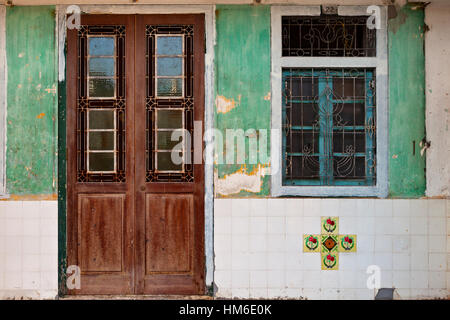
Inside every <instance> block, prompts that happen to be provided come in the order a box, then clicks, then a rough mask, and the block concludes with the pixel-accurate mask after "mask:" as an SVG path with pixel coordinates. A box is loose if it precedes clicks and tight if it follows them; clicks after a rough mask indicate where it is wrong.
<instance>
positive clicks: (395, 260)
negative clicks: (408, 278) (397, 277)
mask: <svg viewBox="0 0 450 320" xmlns="http://www.w3.org/2000/svg"><path fill="white" fill-rule="evenodd" d="M410 266H411V257H410V254H409V253H396V254H394V255H393V256H392V268H393V270H394V271H400V270H402V271H405V270H410Z"/></svg>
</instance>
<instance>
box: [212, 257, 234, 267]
mask: <svg viewBox="0 0 450 320" xmlns="http://www.w3.org/2000/svg"><path fill="white" fill-rule="evenodd" d="M231 261H232V258H231V253H222V254H216V255H215V256H214V270H231Z"/></svg>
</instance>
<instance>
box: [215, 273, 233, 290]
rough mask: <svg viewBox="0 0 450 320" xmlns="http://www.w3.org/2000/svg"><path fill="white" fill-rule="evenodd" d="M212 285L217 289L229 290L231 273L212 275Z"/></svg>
mask: <svg viewBox="0 0 450 320" xmlns="http://www.w3.org/2000/svg"><path fill="white" fill-rule="evenodd" d="M214 283H215V284H216V285H217V286H218V287H219V288H222V287H223V288H231V271H229V270H223V271H216V272H215V273H214Z"/></svg>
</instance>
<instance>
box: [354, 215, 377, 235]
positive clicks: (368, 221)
mask: <svg viewBox="0 0 450 320" xmlns="http://www.w3.org/2000/svg"><path fill="white" fill-rule="evenodd" d="M356 233H357V234H358V236H359V235H373V234H375V217H373V216H372V217H369V216H368V217H364V216H358V217H357V218H356Z"/></svg>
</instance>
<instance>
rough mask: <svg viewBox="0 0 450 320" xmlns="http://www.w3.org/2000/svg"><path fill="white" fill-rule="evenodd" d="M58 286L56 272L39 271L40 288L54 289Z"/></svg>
mask: <svg viewBox="0 0 450 320" xmlns="http://www.w3.org/2000/svg"><path fill="white" fill-rule="evenodd" d="M57 288H58V273H56V272H41V289H43V290H56V289H57Z"/></svg>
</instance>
